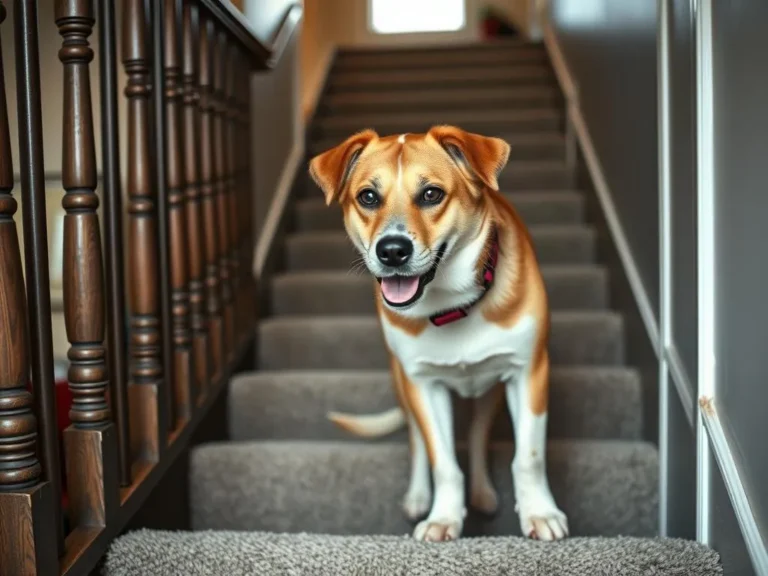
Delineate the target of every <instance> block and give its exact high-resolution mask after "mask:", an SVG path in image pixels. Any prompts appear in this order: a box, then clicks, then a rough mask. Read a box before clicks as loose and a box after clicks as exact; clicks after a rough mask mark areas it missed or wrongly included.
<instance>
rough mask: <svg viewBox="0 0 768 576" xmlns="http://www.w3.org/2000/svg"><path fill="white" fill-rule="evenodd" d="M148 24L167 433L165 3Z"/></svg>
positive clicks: (171, 383) (154, 7)
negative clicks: (149, 30)
mask: <svg viewBox="0 0 768 576" xmlns="http://www.w3.org/2000/svg"><path fill="white" fill-rule="evenodd" d="M147 4H148V5H149V11H150V18H149V20H150V23H151V24H150V25H151V27H152V42H151V47H152V68H151V74H152V85H153V86H155V87H156V90H155V91H154V92H153V93H152V120H153V122H152V139H153V150H152V152H153V157H154V160H155V163H154V174H153V178H154V184H155V188H156V189H157V237H158V260H159V264H160V267H159V270H158V278H159V282H160V337H161V341H162V343H163V345H162V355H163V375H164V377H165V378H164V380H165V389H164V392H165V394H166V396H167V405H166V406H167V410H168V426H169V428H168V429H169V431H170V430H173V429H175V427H176V424H177V423H176V414H175V407H176V394H175V383H176V378H175V376H174V374H175V372H176V362H175V353H174V343H173V313H172V310H173V302H172V299H171V282H172V280H171V214H170V208H171V204H170V202H169V200H170V199H169V197H168V193H167V192H168V167H167V160H168V157H167V151H166V149H167V146H166V142H165V138H166V135H167V130H168V126H167V124H168V123H167V118H166V110H165V106H166V103H165V90H164V86H165V2H164V1H163V0H157V1H156V2H155V1H149V2H148V3H147Z"/></svg>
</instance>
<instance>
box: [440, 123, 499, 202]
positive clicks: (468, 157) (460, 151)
mask: <svg viewBox="0 0 768 576" xmlns="http://www.w3.org/2000/svg"><path fill="white" fill-rule="evenodd" d="M429 135H430V136H432V137H433V138H434V139H435V140H437V142H438V143H439V144H440V146H442V147H443V149H445V151H446V152H448V154H449V155H450V156H451V158H453V160H454V162H456V163H457V164H458V165H459V167H461V168H463V169H464V170H466V171H467V172H469V176H470V178H471V177H472V175H474V176H475V177H477V178H479V179H480V180H481V181H482V182H483V183H484V184H485V185H486V186H488V187H489V188H491V189H493V190H498V189H499V180H498V178H499V173H500V172H501V170H502V169H503V168H504V166H506V164H507V160H508V159H509V144H507V143H506V142H505V141H504V140H502V139H501V138H491V137H488V136H481V135H480V134H472V133H470V132H465V131H464V130H462V129H461V128H456V127H455V126H434V127H433V128H432V129H431V130H430V131H429Z"/></svg>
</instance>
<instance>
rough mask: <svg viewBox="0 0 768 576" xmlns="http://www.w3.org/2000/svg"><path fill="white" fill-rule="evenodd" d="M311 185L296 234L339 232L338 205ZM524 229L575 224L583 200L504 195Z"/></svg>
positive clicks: (299, 204)
mask: <svg viewBox="0 0 768 576" xmlns="http://www.w3.org/2000/svg"><path fill="white" fill-rule="evenodd" d="M311 185H312V190H313V192H315V193H316V194H315V196H314V197H309V198H301V199H298V200H297V201H296V202H295V204H294V206H295V207H294V222H293V223H294V226H295V229H296V231H297V232H311V231H328V230H337V231H338V230H343V219H342V215H341V211H340V210H339V208H338V206H335V205H334V206H330V207H329V206H326V204H325V200H323V198H322V195H321V193H320V190H319V189H317V187H316V186H315V185H314V183H312V184H311ZM505 197H506V198H507V200H509V201H510V203H511V204H512V205H513V206H514V207H515V209H516V210H517V212H518V214H520V217H521V218H522V219H523V222H525V223H526V225H528V226H537V225H542V224H578V223H580V222H582V221H583V220H584V208H585V202H586V200H585V198H584V195H583V194H581V193H579V192H573V191H567V190H563V191H551V192H550V191H536V192H510V193H507V194H505Z"/></svg>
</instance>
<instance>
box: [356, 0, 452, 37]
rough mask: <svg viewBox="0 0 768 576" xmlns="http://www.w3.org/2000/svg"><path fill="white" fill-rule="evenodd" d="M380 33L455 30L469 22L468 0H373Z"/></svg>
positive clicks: (375, 23) (373, 19)
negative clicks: (467, 16)
mask: <svg viewBox="0 0 768 576" xmlns="http://www.w3.org/2000/svg"><path fill="white" fill-rule="evenodd" d="M369 2H370V4H369V6H370V9H371V28H373V31H374V32H376V33H378V34H406V33H412V32H455V31H456V30H460V29H462V28H463V27H464V25H465V18H466V14H465V12H466V8H465V6H464V4H465V2H466V0H369Z"/></svg>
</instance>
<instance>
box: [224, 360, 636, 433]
mask: <svg viewBox="0 0 768 576" xmlns="http://www.w3.org/2000/svg"><path fill="white" fill-rule="evenodd" d="M641 392H642V389H641V383H640V377H639V375H638V373H637V372H636V371H634V370H631V369H628V368H623V367H581V366H579V367H561V368H554V369H553V370H552V371H551V374H550V394H549V397H550V403H549V409H548V434H549V437H550V438H565V437H568V438H603V439H611V438H615V439H624V440H638V439H640V438H641V435H642V419H641V414H642V412H641V410H640V406H641V405H642V397H641ZM228 402H229V430H230V438H231V439H232V440H267V439H273V440H347V441H357V440H359V438H358V437H356V436H353V435H352V434H349V433H348V432H346V431H344V430H341V429H340V428H338V427H337V426H336V425H334V424H332V423H331V422H330V421H329V420H328V419H327V417H326V414H327V413H328V412H329V411H334V410H335V411H341V412H349V413H352V414H365V413H375V412H379V411H382V410H388V409H390V408H392V407H394V406H396V405H397V400H396V399H395V395H394V392H393V390H392V385H391V379H390V375H389V372H387V371H352V370H348V371H346V370H345V371H292V372H282V371H280V372H264V371H260V372H253V373H245V374H240V375H238V376H236V377H235V378H233V380H232V381H231V383H230V390H229V398H228ZM454 411H455V418H454V421H455V423H456V425H455V426H456V437H457V438H460V439H466V434H467V423H468V422H469V417H470V415H471V403H470V402H468V401H466V400H463V399H459V398H454ZM491 437H492V438H493V439H495V440H511V439H512V438H513V437H514V435H513V432H512V426H511V424H510V418H509V411H508V410H507V408H506V405H502V406H501V407H500V409H499V414H498V416H497V418H496V424H495V425H494V428H493V431H492V432H491ZM407 438H408V435H407V431H406V430H405V429H402V430H400V431H398V432H396V433H394V434H392V435H390V436H387V437H386V438H385V439H384V440H385V441H392V440H399V441H402V442H407Z"/></svg>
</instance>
